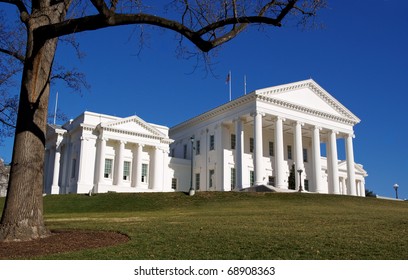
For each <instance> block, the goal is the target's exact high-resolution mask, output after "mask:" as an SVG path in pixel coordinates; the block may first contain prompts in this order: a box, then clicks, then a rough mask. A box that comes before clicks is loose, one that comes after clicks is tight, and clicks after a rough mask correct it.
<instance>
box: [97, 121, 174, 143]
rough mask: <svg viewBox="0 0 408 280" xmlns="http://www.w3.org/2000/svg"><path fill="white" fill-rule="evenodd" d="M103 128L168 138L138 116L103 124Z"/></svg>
mask: <svg viewBox="0 0 408 280" xmlns="http://www.w3.org/2000/svg"><path fill="white" fill-rule="evenodd" d="M101 126H102V127H104V128H110V129H115V130H119V131H125V132H131V133H136V134H143V135H150V136H155V137H161V138H167V136H166V135H165V134H163V133H162V132H160V131H159V130H158V129H156V128H155V127H153V126H152V125H151V124H149V123H147V122H145V121H144V120H142V119H141V118H139V117H138V116H131V117H127V118H123V119H119V120H114V121H111V122H107V123H102V124H101Z"/></svg>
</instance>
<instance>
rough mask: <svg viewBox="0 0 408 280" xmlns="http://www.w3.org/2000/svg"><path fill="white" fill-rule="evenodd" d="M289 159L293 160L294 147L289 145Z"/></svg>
mask: <svg viewBox="0 0 408 280" xmlns="http://www.w3.org/2000/svg"><path fill="white" fill-rule="evenodd" d="M288 159H292V146H290V145H288Z"/></svg>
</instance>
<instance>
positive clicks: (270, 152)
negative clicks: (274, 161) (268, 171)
mask: <svg viewBox="0 0 408 280" xmlns="http://www.w3.org/2000/svg"><path fill="white" fill-rule="evenodd" d="M269 156H270V157H274V156H275V149H274V148H273V142H269Z"/></svg>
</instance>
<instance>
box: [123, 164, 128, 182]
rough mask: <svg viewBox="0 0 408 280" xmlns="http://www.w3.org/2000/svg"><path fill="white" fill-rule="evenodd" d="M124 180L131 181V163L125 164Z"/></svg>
mask: <svg viewBox="0 0 408 280" xmlns="http://www.w3.org/2000/svg"><path fill="white" fill-rule="evenodd" d="M123 180H125V181H130V161H125V162H123Z"/></svg>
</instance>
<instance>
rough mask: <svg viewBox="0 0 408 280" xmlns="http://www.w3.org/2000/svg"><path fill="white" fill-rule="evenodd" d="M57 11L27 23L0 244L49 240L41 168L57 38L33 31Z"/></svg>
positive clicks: (52, 18)
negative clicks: (44, 238) (23, 61)
mask: <svg viewBox="0 0 408 280" xmlns="http://www.w3.org/2000/svg"><path fill="white" fill-rule="evenodd" d="M61 11H62V10H61V9H55V8H54V9H48V10H41V11H40V10H39V11H37V12H33V13H32V16H31V18H30V19H29V20H28V24H27V26H28V28H27V38H28V40H27V48H26V60H25V63H24V70H23V76H22V83H21V90H20V103H19V110H18V118H17V125H16V134H15V139H14V149H13V157H12V165H11V170H10V182H9V186H8V193H7V198H6V204H5V206H4V210H3V215H2V219H1V224H0V240H2V241H25V240H32V239H38V238H43V237H46V236H48V235H49V231H48V230H47V228H46V227H45V225H44V219H43V199H42V195H43V172H44V171H43V170H44V169H43V165H44V148H45V137H46V136H45V133H46V125H47V108H48V99H49V92H50V83H49V82H50V75H51V69H52V63H53V60H54V56H55V51H56V47H57V41H58V39H50V40H45V39H43V36H41V34H36V33H35V32H34V30H35V29H36V28H38V27H39V26H41V25H44V24H49V23H51V22H52V23H55V22H58V21H60V20H61V19H62V17H63V16H64V15H62V14H61ZM62 13H63V11H62ZM50 21H51V22H50Z"/></svg>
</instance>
